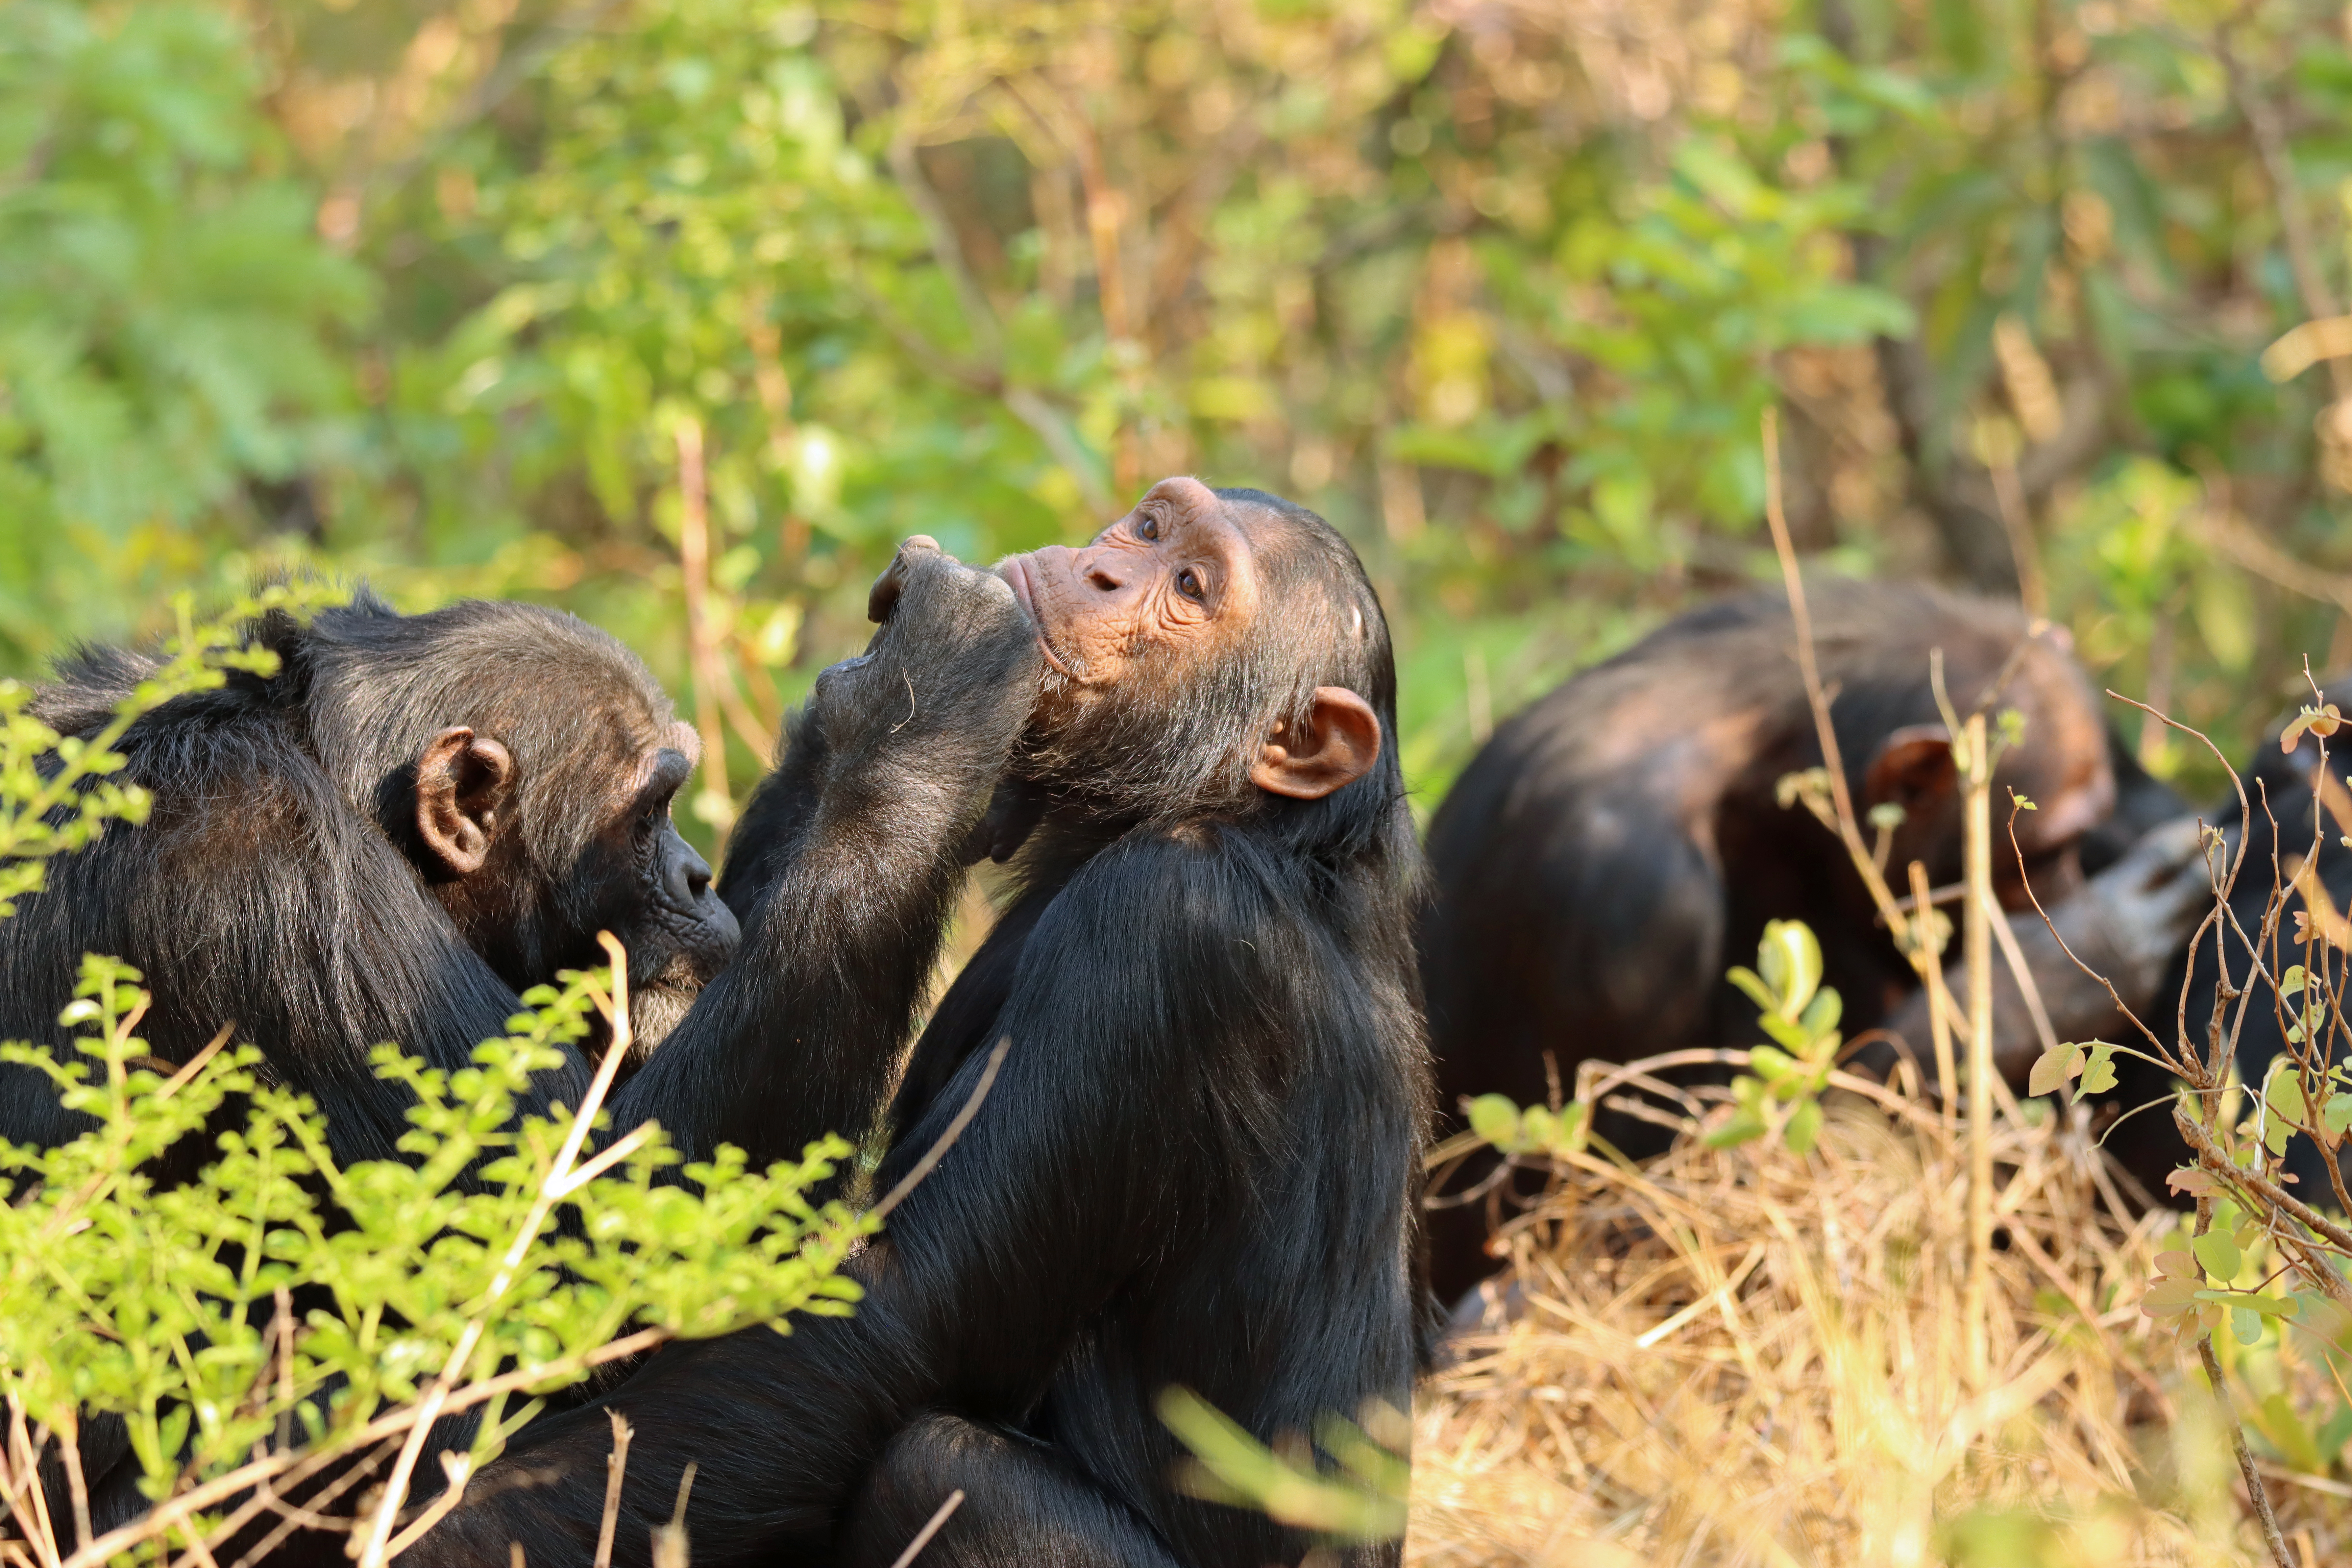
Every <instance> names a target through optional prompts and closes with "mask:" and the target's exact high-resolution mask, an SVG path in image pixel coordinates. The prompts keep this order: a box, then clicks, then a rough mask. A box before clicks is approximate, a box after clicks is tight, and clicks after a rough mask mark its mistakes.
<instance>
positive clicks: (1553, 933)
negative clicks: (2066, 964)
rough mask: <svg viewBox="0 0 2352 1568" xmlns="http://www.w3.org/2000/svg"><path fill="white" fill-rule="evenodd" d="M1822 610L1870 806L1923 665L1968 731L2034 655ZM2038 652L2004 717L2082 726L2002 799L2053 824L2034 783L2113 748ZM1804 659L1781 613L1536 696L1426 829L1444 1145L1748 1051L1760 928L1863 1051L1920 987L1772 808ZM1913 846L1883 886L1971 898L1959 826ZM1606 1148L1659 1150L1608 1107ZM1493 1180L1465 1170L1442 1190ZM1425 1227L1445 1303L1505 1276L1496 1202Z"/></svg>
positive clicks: (1915, 716) (2038, 727) (1901, 613)
mask: <svg viewBox="0 0 2352 1568" xmlns="http://www.w3.org/2000/svg"><path fill="white" fill-rule="evenodd" d="M1809 593H1810V596H1811V605H1812V612H1813V621H1814V627H1815V641H1816V646H1817V648H1818V658H1819V659H1820V664H1821V671H1822V679H1823V681H1824V683H1825V684H1826V685H1827V686H1828V688H1829V689H1831V690H1832V693H1833V694H1834V696H1833V701H1832V709H1831V714H1832V723H1833V725H1834V727H1835V730H1836V734H1837V739H1838V747H1839V752H1840V753H1841V756H1842V759H1843V763H1844V764H1845V768H1846V773H1847V784H1848V787H1849V788H1850V789H1851V790H1852V791H1853V797H1854V800H1855V802H1856V809H1857V810H1860V809H1863V808H1864V805H1865V804H1866V802H1865V799H1864V780H1865V775H1866V770H1867V768H1868V764H1869V763H1870V761H1871V758H1872V756H1873V755H1874V752H1876V750H1877V749H1878V747H1879V746H1880V744H1881V743H1882V742H1884V741H1885V740H1886V738H1887V737H1888V736H1890V735H1891V734H1893V733H1894V732H1895V731H1898V730H1900V729H1903V728H1905V727H1907V726H1912V725H1920V724H1933V723H1936V722H1937V707H1936V703H1935V700H1934V695H1933V691H1932V689H1931V687H1930V683H1929V655H1930V651H1931V650H1932V649H1936V648H1939V647H1940V648H1941V649H1942V650H1943V654H1944V658H1945V661H1946V668H1947V680H1948V690H1949V693H1950V696H1951V698H1952V700H1953V701H1954V703H1955V704H1956V705H1957V707H1958V709H1959V710H1960V711H1962V712H1966V711H1967V710H1969V708H1970V707H1972V706H1973V705H1974V704H1975V703H1976V702H1977V701H1979V699H1980V698H1981V697H1983V696H1984V695H1986V694H1988V692H1989V690H1990V687H1991V684H1992V682H1993V680H1994V679H1996V678H1997V677H1998V676H1999V675H2000V672H2002V671H2003V670H2004V668H2007V667H2008V666H2009V664H2010V660H2011V657H2012V655H2013V654H2014V653H2015V652H2016V651H2017V650H2018V649H2019V647H2020V646H2021V642H2023V640H2024V639H2026V638H2027V637H2028V636H2029V626H2028V623H2027V621H2026V619H2025V617H2024V616H2023V615H2022V614H2021V613H2020V612H2019V611H2018V610H2017V609H2016V608H2015V606H2013V605H1995V604H1991V603H1989V602H1984V601H1978V600H1967V599H1960V598H1957V597H1954V596H1951V595H1945V594H1941V593H1938V592H1936V591H1934V590H1931V589H1927V588H1922V587H1910V586H1904V585H1900V584H1854V583H1848V582H1840V581H1835V580H1823V581H1821V582H1817V583H1814V584H1811V587H1810V590H1809ZM2035 648H2036V651H2035V653H2034V655H2033V657H2032V658H2031V659H2030V660H2029V661H2028V662H2027V663H2025V664H2023V665H2022V666H2021V667H2020V668H2018V669H2017V671H2016V672H2015V673H2013V674H2012V676H2011V686H2010V687H2009V689H2006V690H2005V691H2004V693H2003V700H2002V702H2001V704H2000V705H2002V706H2006V705H2008V704H2009V703H2011V702H2015V703H2017V704H2018V705H2020V706H2021V707H2024V708H2026V709H2027V710H2028V711H2029V714H2032V713H2034V712H2036V711H2037V710H2038V711H2039V712H2042V713H2048V712H2050V711H2051V710H2053V709H2063V711H2064V714H2065V716H2066V717H2067V719H2068V720H2069V722H2067V723H2066V724H2063V725H2059V724H2053V723H2052V722H2050V721H2047V720H2042V719H2037V720H2036V721H2035V725H2033V726H2030V727H2029V730H2028V733H2027V739H2026V744H2025V745H2024V746H2023V747H2022V748H2021V750H2020V751H2019V752H2013V753H2011V756H2010V758H2009V759H2008V760H2007V761H2006V762H2005V763H2004V764H2003V766H2002V769H2001V773H2000V778H1999V779H1998V780H1997V781H1996V792H1997V793H1996V796H1995V798H1996V799H1999V798H2000V795H1999V794H1998V789H1999V786H2000V784H2010V783H2014V784H2016V785H2017V786H2018V788H2019V789H2020V790H2021V793H2024V794H2026V795H2030V796H2032V797H2035V798H2038V799H2039V800H2041V801H2042V803H2043V804H2044V805H2045V807H2046V806H2047V805H2048V804H2049V803H2050V802H2051V800H2052V799H2053V795H2055V794H2056V793H2057V791H2056V790H2055V788H2054V787H2053V786H2052V785H2051V784H2045V783H2044V782H2043V780H2044V779H2054V778H2056V777H2059V776H2063V774H2064V773H2065V771H2066V768H2067V766H2068V764H2070V763H2073V762H2075V761H2077V760H2078V759H2077V758H2076V757H2075V756H2074V752H2075V751H2077V750H2079V749H2081V748H2084V747H2092V748H2097V747H2101V746H2103V745H2104V740H2103V735H2102V731H2101V730H2100V727H2099V726H2098V724H2097V722H2096V720H2095V713H2094V710H2092V708H2091V706H2090V703H2091V697H2090V692H2089V689H2088V688H2087V685H2086V684H2085V683H2084V680H2083V678H2082V676H2081V675H2080V673H2079V671H2076V670H2075V669H2074V668H2073V666H2072V665H2071V663H2070V662H2068V661H2066V660H2064V659H2063V658H2062V657H2060V656H2059V655H2058V654H2057V653H2056V651H2055V650H2054V649H2051V648H2048V647H2042V646H2041V645H2035ZM1794 654H1795V636H1794V628H1793V625H1792V623H1791V621H1790V614H1789V606H1788V601H1787V599H1786V597H1785V596H1784V595H1780V594H1779V593H1776V592H1766V593H1757V594H1751V595H1744V596H1742V597H1739V598H1735V599H1730V600H1726V601H1723V602H1721V603H1718V604H1715V605H1707V606H1706V607H1704V608H1701V609H1699V610H1696V611H1694V612H1692V613H1690V614H1688V615H1685V616H1682V617H1680V618H1679V619H1677V620H1675V621H1674V622H1671V623H1670V624H1668V625H1667V626H1664V627H1662V628H1660V629H1659V630H1658V631H1657V632H1656V633H1654V634H1653V635H1652V636H1651V637H1647V638H1645V639H1643V641H1642V642H1641V643H1639V644H1637V645H1636V646H1634V647H1632V648H1630V649H1628V650H1626V651H1625V652H1624V653H1622V654H1620V655H1618V656H1617V657H1616V658H1612V659H1610V660H1608V661H1607V662H1605V663H1603V664H1601V665H1598V666H1596V667H1594V668H1591V669H1589V670H1586V671H1584V672H1582V673H1581V674H1579V675H1577V676H1576V677H1574V678H1573V679H1570V680H1569V681H1567V682H1566V683H1565V684H1563V685H1562V686H1560V687H1559V688H1558V689H1555V690H1553V691H1552V692H1550V693H1549V694H1548V695H1546V696H1544V697H1542V698H1539V699H1538V700H1537V701H1536V702H1535V703H1533V704H1532V705H1531V706H1529V707H1528V709H1526V710H1524V711H1522V712H1520V713H1519V714H1518V715H1517V716H1516V717H1514V718H1512V719H1511V720H1509V721H1507V722H1506V723H1504V724H1503V725H1501V726H1500V727H1499V728H1498V729H1496V732H1495V736H1494V739H1493V740H1492V741H1491V742H1488V744H1487V745H1486V748H1485V749H1484V750H1483V751H1481V752H1479V754H1478V755H1477V757H1476V758H1475V759H1474V760H1473V761H1472V763H1470V765H1469V767H1468V768H1466V769H1465V771H1464V772H1463V773H1462V776H1461V778H1460V780H1459V781H1458V782H1457V783H1456V784H1454V788H1453V790H1452V791H1451V793H1450V794H1449V795H1447V797H1446V799H1445V802H1444V805H1442V806H1441V807H1440V808H1439V810H1438V812H1437V816H1436V818H1435V820H1434V821H1433V823H1432V824H1431V826H1430V833H1429V857H1430V866H1431V870H1432V873H1433V879H1434V882H1435V895H1436V896H1435V898H1434V900H1433V902H1432V904H1431V906H1430V909H1429V912H1428V914H1427V916H1426V918H1425V919H1424V921H1423V926H1422V931H1421V933H1420V940H1421V955H1422V964H1423V981H1424V984H1426V986H1427V988H1428V998H1429V1023H1430V1036H1431V1043H1432V1046H1433V1051H1434V1054H1435V1056H1436V1059H1437V1086H1438V1093H1439V1097H1440V1098H1439V1109H1440V1112H1441V1116H1442V1117H1443V1118H1445V1119H1447V1120H1445V1121H1443V1122H1442V1127H1444V1128H1445V1129H1449V1130H1450V1129H1451V1128H1452V1127H1456V1126H1458V1125H1459V1124H1460V1123H1459V1121H1458V1120H1455V1119H1454V1112H1455V1108H1456V1105H1457V1102H1458V1100H1460V1099H1461V1098H1462V1097H1464V1096H1475V1095H1478V1094H1484V1093H1489V1092H1493V1093H1501V1094H1506V1095H1508V1096H1510V1097H1511V1098H1512V1099H1513V1100H1517V1102H1518V1103H1520V1104H1523V1105H1524V1104H1539V1103H1542V1102H1544V1101H1545V1100H1546V1099H1547V1097H1548V1095H1549V1093H1550V1091H1551V1085H1552V1083H1553V1082H1554V1081H1557V1082H1558V1084H1559V1089H1560V1092H1561V1093H1562V1095H1563V1096H1566V1095H1572V1094H1573V1093H1574V1092H1575V1084H1576V1069H1577V1067H1578V1064H1580V1062H1583V1061H1585V1060H1587V1059H1588V1058H1598V1059H1601V1060H1604V1061H1626V1060H1631V1059H1633V1058H1637V1057H1644V1056H1650V1055H1654V1054H1656V1053H1660V1052H1664V1051H1670V1050H1675V1049H1681V1048H1685V1047H1714V1046H1725V1047H1744V1046H1747V1045H1749V1044H1752V1043H1754V1042H1755V1041H1756V1040H1757V1039H1759V1034H1758V1032H1757V1030H1756V1025H1755V1011H1756V1010H1755V1007H1754V1005H1753V1004H1752V1003H1750V1002H1748V999H1747V998H1746V997H1745V996H1744V995H1743V994H1741V993H1739V992H1738V990H1736V989H1735V988H1734V987H1732V986H1731V985H1729V984H1726V982H1725V980H1724V973H1725V971H1726V970H1727V968H1728V967H1729V966H1730V965H1732V964H1735V963H1754V962H1755V959H1754V954H1755V952H1756V943H1757V942H1758V940H1759V937H1760V936H1761V934H1762V931H1763V927H1764V924H1765V922H1766V921H1767V920H1769V919H1786V918H1799V919H1802V920H1804V921H1807V922H1808V923H1809V924H1810V925H1811V927H1812V929H1813V931H1814V932H1815V934H1816V935H1817V936H1818V937H1819V938H1820V941H1821V943H1822V957H1823V962H1824V966H1825V980H1824V983H1825V984H1829V985H1832V986H1834V987H1835V988H1836V989H1837V990H1838V991H1839V992H1840V993H1841V994H1842V997H1843V1003H1844V1009H1845V1011H1844V1017H1845V1030H1846V1033H1847V1035H1848V1037H1852V1036H1853V1035H1854V1034H1857V1033H1859V1032H1861V1031H1862V1030H1864V1029H1867V1028H1870V1027H1872V1026H1874V1025H1875V1024H1877V1023H1879V1022H1880V1021H1881V1020H1882V1019H1883V1018H1884V1017H1885V1015H1886V1013H1887V1011H1888V1010H1889V1008H1890V1006H1891V1005H1892V1004H1893V1003H1894V1002H1895V1000H1897V999H1899V998H1900V997H1901V996H1902V995H1903V994H1905V993H1906V992H1908V991H1910V990H1911V989H1913V988H1914V987H1915V985H1916V980H1915V977H1914V974H1913V971H1912V969H1911V967H1910V964H1909V963H1908V962H1907V961H1906V959H1905V958H1904V957H1903V956H1902V955H1901V954H1900V953H1899V952H1897V951H1896V949H1895V945H1894V943H1893V942H1892V941H1891V940H1890V939H1889V938H1888V936H1887V934H1886V932H1885V929H1884V927H1883V926H1880V925H1879V924H1878V923H1877V921H1876V910H1875V908H1874V905H1873V904H1872V903H1871V902H1870V900H1869V897H1868V894H1867V892H1866V890H1865V889H1864V886H1863V883H1862V880H1861V879H1860V878H1859V877H1858V876H1857V875H1856V874H1855V873H1854V871H1853V868H1852V866H1851V864H1850V862H1849V860H1848V858H1847V856H1846V854H1845V852H1844V850H1843V848H1842V847H1840V846H1839V845H1838V843H1837V842H1836V840H1835V839H1834V837H1832V836H1831V835H1830V834H1829V833H1828V832H1826V831H1825V830H1823V829H1822V827H1821V826H1819V825H1818V824H1817V823H1816V822H1815V821H1814V820H1813V819H1812V818H1811V816H1810V814H1809V813H1807V812H1806V811H1805V810H1804V809H1803V808H1802V807H1783V806H1782V805H1780V802H1779V801H1778V800H1777V798H1776V796H1775V788H1776V785H1777V784H1778V782H1779V781H1780V778H1781V777H1782V776H1783V775H1785V774H1787V773H1793V772H1796V771H1798V770H1800V769H1803V768H1809V767H1815V766H1819V765H1820V764H1821V762H1822V751H1821V746H1820V743H1819V740H1818V737H1817V731H1816V729H1815V725H1814V721H1813V718H1812V713H1811V708H1810V707H1809V705H1808V703H1807V700H1806V697H1805V692H1804V688H1803V684H1802V681H1801V677H1800V672H1799V668H1798V665H1797V663H1796V660H1795V657H1794ZM2028 694H2034V695H2038V698H2039V700H2038V701H2036V700H2029V695H2028ZM2053 736H2054V738H2053ZM2044 819H2045V820H2047V819H2048V818H2047V815H2046V813H2045V818H2044ZM1865 831H1867V830H1865ZM1904 832H1905V834H1906V835H1907V836H1909V837H1910V843H1909V845H1907V846H1906V844H1904V843H1903V842H1901V841H1898V846H1897V849H1896V853H1895V857H1894V863H1893V866H1892V875H1893V876H1894V877H1895V878H1896V879H1898V880H1899V879H1902V878H1903V877H1904V875H1905V866H1906V857H1907V856H1908V855H1910V854H1914V853H1916V854H1918V855H1919V856H1921V858H1924V859H1925V860H1926V861H1927V868H1928V871H1929V874H1930V876H1931V878H1932V879H1933V880H1934V882H1935V884H1936V885H1937V886H1939V887H1940V886H1942V885H1944V884H1945V883H1948V882H1950V881H1952V880H1955V879H1957V877H1958V872H1959V847H1960V841H1959V834H1958V817H1957V812H1956V811H1954V812H1952V813H1951V814H1950V816H1949V820H1941V819H1939V820H1937V821H1936V822H1928V821H1925V820H1918V821H1914V822H1911V823H1908V824H1906V828H1905V830H1904ZM2003 853H2004V854H2005V853H2006V850H2004V851H2003ZM1897 890H1898V892H1907V891H1908V889H1905V888H1899V887H1898V889H1897ZM1548 1056H1549V1058H1550V1063H1549V1070H1548V1065H1547V1061H1546V1058H1547V1057H1548ZM1554 1071H1556V1073H1557V1079H1556V1080H1555V1079H1554V1078H1553V1077H1552V1073H1553V1072H1554ZM1596 1129H1597V1131H1600V1132H1601V1134H1602V1135H1603V1136H1605V1137H1606V1138H1608V1139H1609V1140H1610V1141H1611V1142H1613V1143H1615V1144H1617V1145H1618V1146H1619V1147H1620V1148H1622V1149H1623V1150H1625V1151H1626V1152H1629V1153H1633V1154H1636V1155H1640V1154H1647V1153H1654V1152H1658V1151H1659V1150H1661V1149H1663V1148H1664V1140H1665V1134H1664V1132H1663V1131H1661V1130H1660V1129H1659V1128H1658V1127H1656V1126H1654V1125H1653V1124H1651V1123H1649V1122H1646V1121H1638V1120H1636V1119H1635V1118H1633V1116H1631V1115H1630V1114H1620V1113H1612V1112H1608V1111H1605V1110H1604V1111H1603V1112H1602V1114H1601V1117H1600V1118H1599V1119H1598V1121H1597V1122H1596ZM1489 1169H1491V1163H1488V1164H1483V1165H1482V1164H1478V1163H1475V1161H1474V1162H1473V1163H1472V1164H1471V1165H1469V1166H1466V1167H1465V1170H1464V1171H1463V1172H1462V1173H1460V1175H1459V1176H1458V1177H1457V1178H1456V1179H1455V1180H1454V1181H1452V1182H1450V1183H1449V1186H1451V1187H1454V1188H1456V1189H1461V1188H1466V1187H1470V1186H1472V1185H1474V1184H1475V1183H1476V1182H1477V1181H1478V1180H1480V1179H1481V1178H1482V1177H1483V1176H1484V1175H1485V1173H1486V1171H1487V1170H1489ZM1427 1226H1428V1233H1429V1237H1430V1243H1431V1249H1432V1250H1431V1262H1430V1268H1431V1275H1432V1280H1433V1284H1434V1285H1435V1287H1436V1288H1437V1290H1438V1292H1439V1295H1440V1297H1441V1299H1444V1300H1452V1299H1454V1297H1455V1296H1457V1295H1458V1294H1459V1293H1460V1292H1462V1291H1464V1290H1466V1289H1469V1288H1470V1287H1471V1286H1472V1285H1474V1284H1475V1283H1476V1282H1477V1281H1478V1280H1479V1279H1481V1278H1483V1277H1484V1276H1485V1275H1486V1274H1487V1273H1489V1272H1491V1271H1492V1270H1493V1268H1494V1267H1495V1265H1494V1262H1493V1260H1492V1259H1491V1258H1488V1257H1487V1256H1486V1252H1485V1249H1484V1248H1485V1240H1486V1234H1487V1214H1486V1205H1484V1204H1482V1203H1476V1202H1474V1203H1471V1204H1467V1205H1458V1206H1454V1207H1444V1208H1440V1209H1437V1210H1435V1211H1433V1213H1432V1214H1431V1215H1429V1217H1428V1221H1427Z"/></svg>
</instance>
